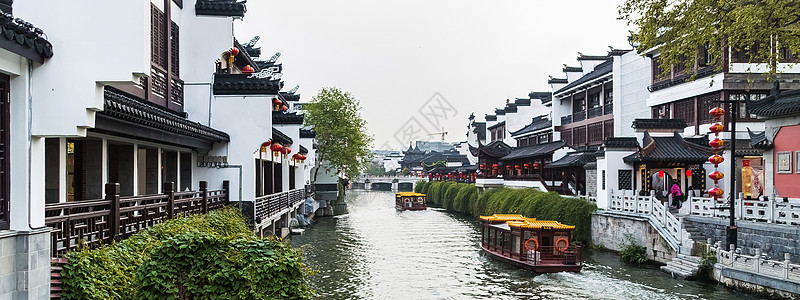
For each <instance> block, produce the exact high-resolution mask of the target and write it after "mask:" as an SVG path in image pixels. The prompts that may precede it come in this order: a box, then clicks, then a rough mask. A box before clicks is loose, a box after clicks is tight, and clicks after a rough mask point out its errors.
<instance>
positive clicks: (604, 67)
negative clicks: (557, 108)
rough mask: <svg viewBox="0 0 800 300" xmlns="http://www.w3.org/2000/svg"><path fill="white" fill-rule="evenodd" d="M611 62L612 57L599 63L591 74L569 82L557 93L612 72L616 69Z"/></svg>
mask: <svg viewBox="0 0 800 300" xmlns="http://www.w3.org/2000/svg"><path fill="white" fill-rule="evenodd" d="M611 62H612V60H610V59H608V60H606V61H605V62H603V63H601V64H599V65H597V66H596V67H594V70H592V71H591V72H589V74H586V75H583V77H581V78H579V79H578V80H575V81H573V82H571V83H570V84H567V86H565V87H563V88H561V89H559V90H558V91H556V92H555V93H556V94H558V93H561V92H564V91H567V90H570V89H572V88H574V87H576V86H579V85H581V84H584V83H587V82H589V81H592V80H595V79H597V78H600V77H603V75H606V74H608V73H611V71H612V70H613V69H614V65H613V64H612V63H611Z"/></svg>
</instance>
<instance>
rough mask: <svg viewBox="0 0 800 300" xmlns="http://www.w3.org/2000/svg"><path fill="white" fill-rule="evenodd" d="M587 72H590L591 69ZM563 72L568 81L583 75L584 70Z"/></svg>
mask: <svg viewBox="0 0 800 300" xmlns="http://www.w3.org/2000/svg"><path fill="white" fill-rule="evenodd" d="M589 72H591V70H590V71H589ZM564 74H566V75H567V81H568V82H573V81H575V80H578V79H580V78H581V77H583V75H584V72H564Z"/></svg>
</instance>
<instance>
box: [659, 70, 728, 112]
mask: <svg viewBox="0 0 800 300" xmlns="http://www.w3.org/2000/svg"><path fill="white" fill-rule="evenodd" d="M724 77H725V75H724V74H723V73H719V74H714V75H712V76H709V77H703V78H699V79H697V80H694V81H691V82H685V83H682V84H679V85H676V86H671V87H668V88H664V89H660V90H657V91H655V92H652V93H650V97H649V98H648V99H647V106H648V107H652V106H656V105H661V104H664V103H669V102H672V101H677V100H681V99H686V98H689V97H694V96H697V95H702V94H705V93H710V92H716V91H720V90H722V81H723V79H724Z"/></svg>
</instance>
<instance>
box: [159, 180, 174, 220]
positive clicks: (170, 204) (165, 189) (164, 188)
mask: <svg viewBox="0 0 800 300" xmlns="http://www.w3.org/2000/svg"><path fill="white" fill-rule="evenodd" d="M161 192H162V193H163V194H164V195H166V196H167V219H172V218H174V217H175V183H174V182H172V181H167V182H164V184H163V185H161Z"/></svg>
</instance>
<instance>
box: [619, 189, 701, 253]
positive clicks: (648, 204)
mask: <svg viewBox="0 0 800 300" xmlns="http://www.w3.org/2000/svg"><path fill="white" fill-rule="evenodd" d="M639 193H640V192H639V191H630V190H622V191H614V190H612V191H611V203H610V205H609V208H608V209H609V210H610V211H618V212H622V213H626V214H635V215H640V216H646V217H649V219H650V221H651V223H652V224H653V226H656V227H658V228H661V229H663V230H664V231H665V232H666V234H667V235H668V236H665V238H667V240H670V241H672V242H674V243H675V244H676V246H677V248H682V247H686V248H687V249H691V246H692V244H693V243H694V242H693V241H692V240H691V237H690V235H689V233H688V232H687V231H686V230H685V229H684V228H683V223H681V222H680V220H678V218H677V217H675V216H674V215H673V214H672V213H670V212H669V207H668V203H669V202H671V201H670V200H671V197H670V198H669V199H670V200H668V201H667V202H666V203H662V202H661V200H658V199H656V197H654V196H640V195H639ZM647 194H649V195H652V194H653V192H648V193H647ZM662 235H664V234H662ZM676 250H678V252H679V253H680V252H682V251H681V250H680V249H676Z"/></svg>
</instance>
